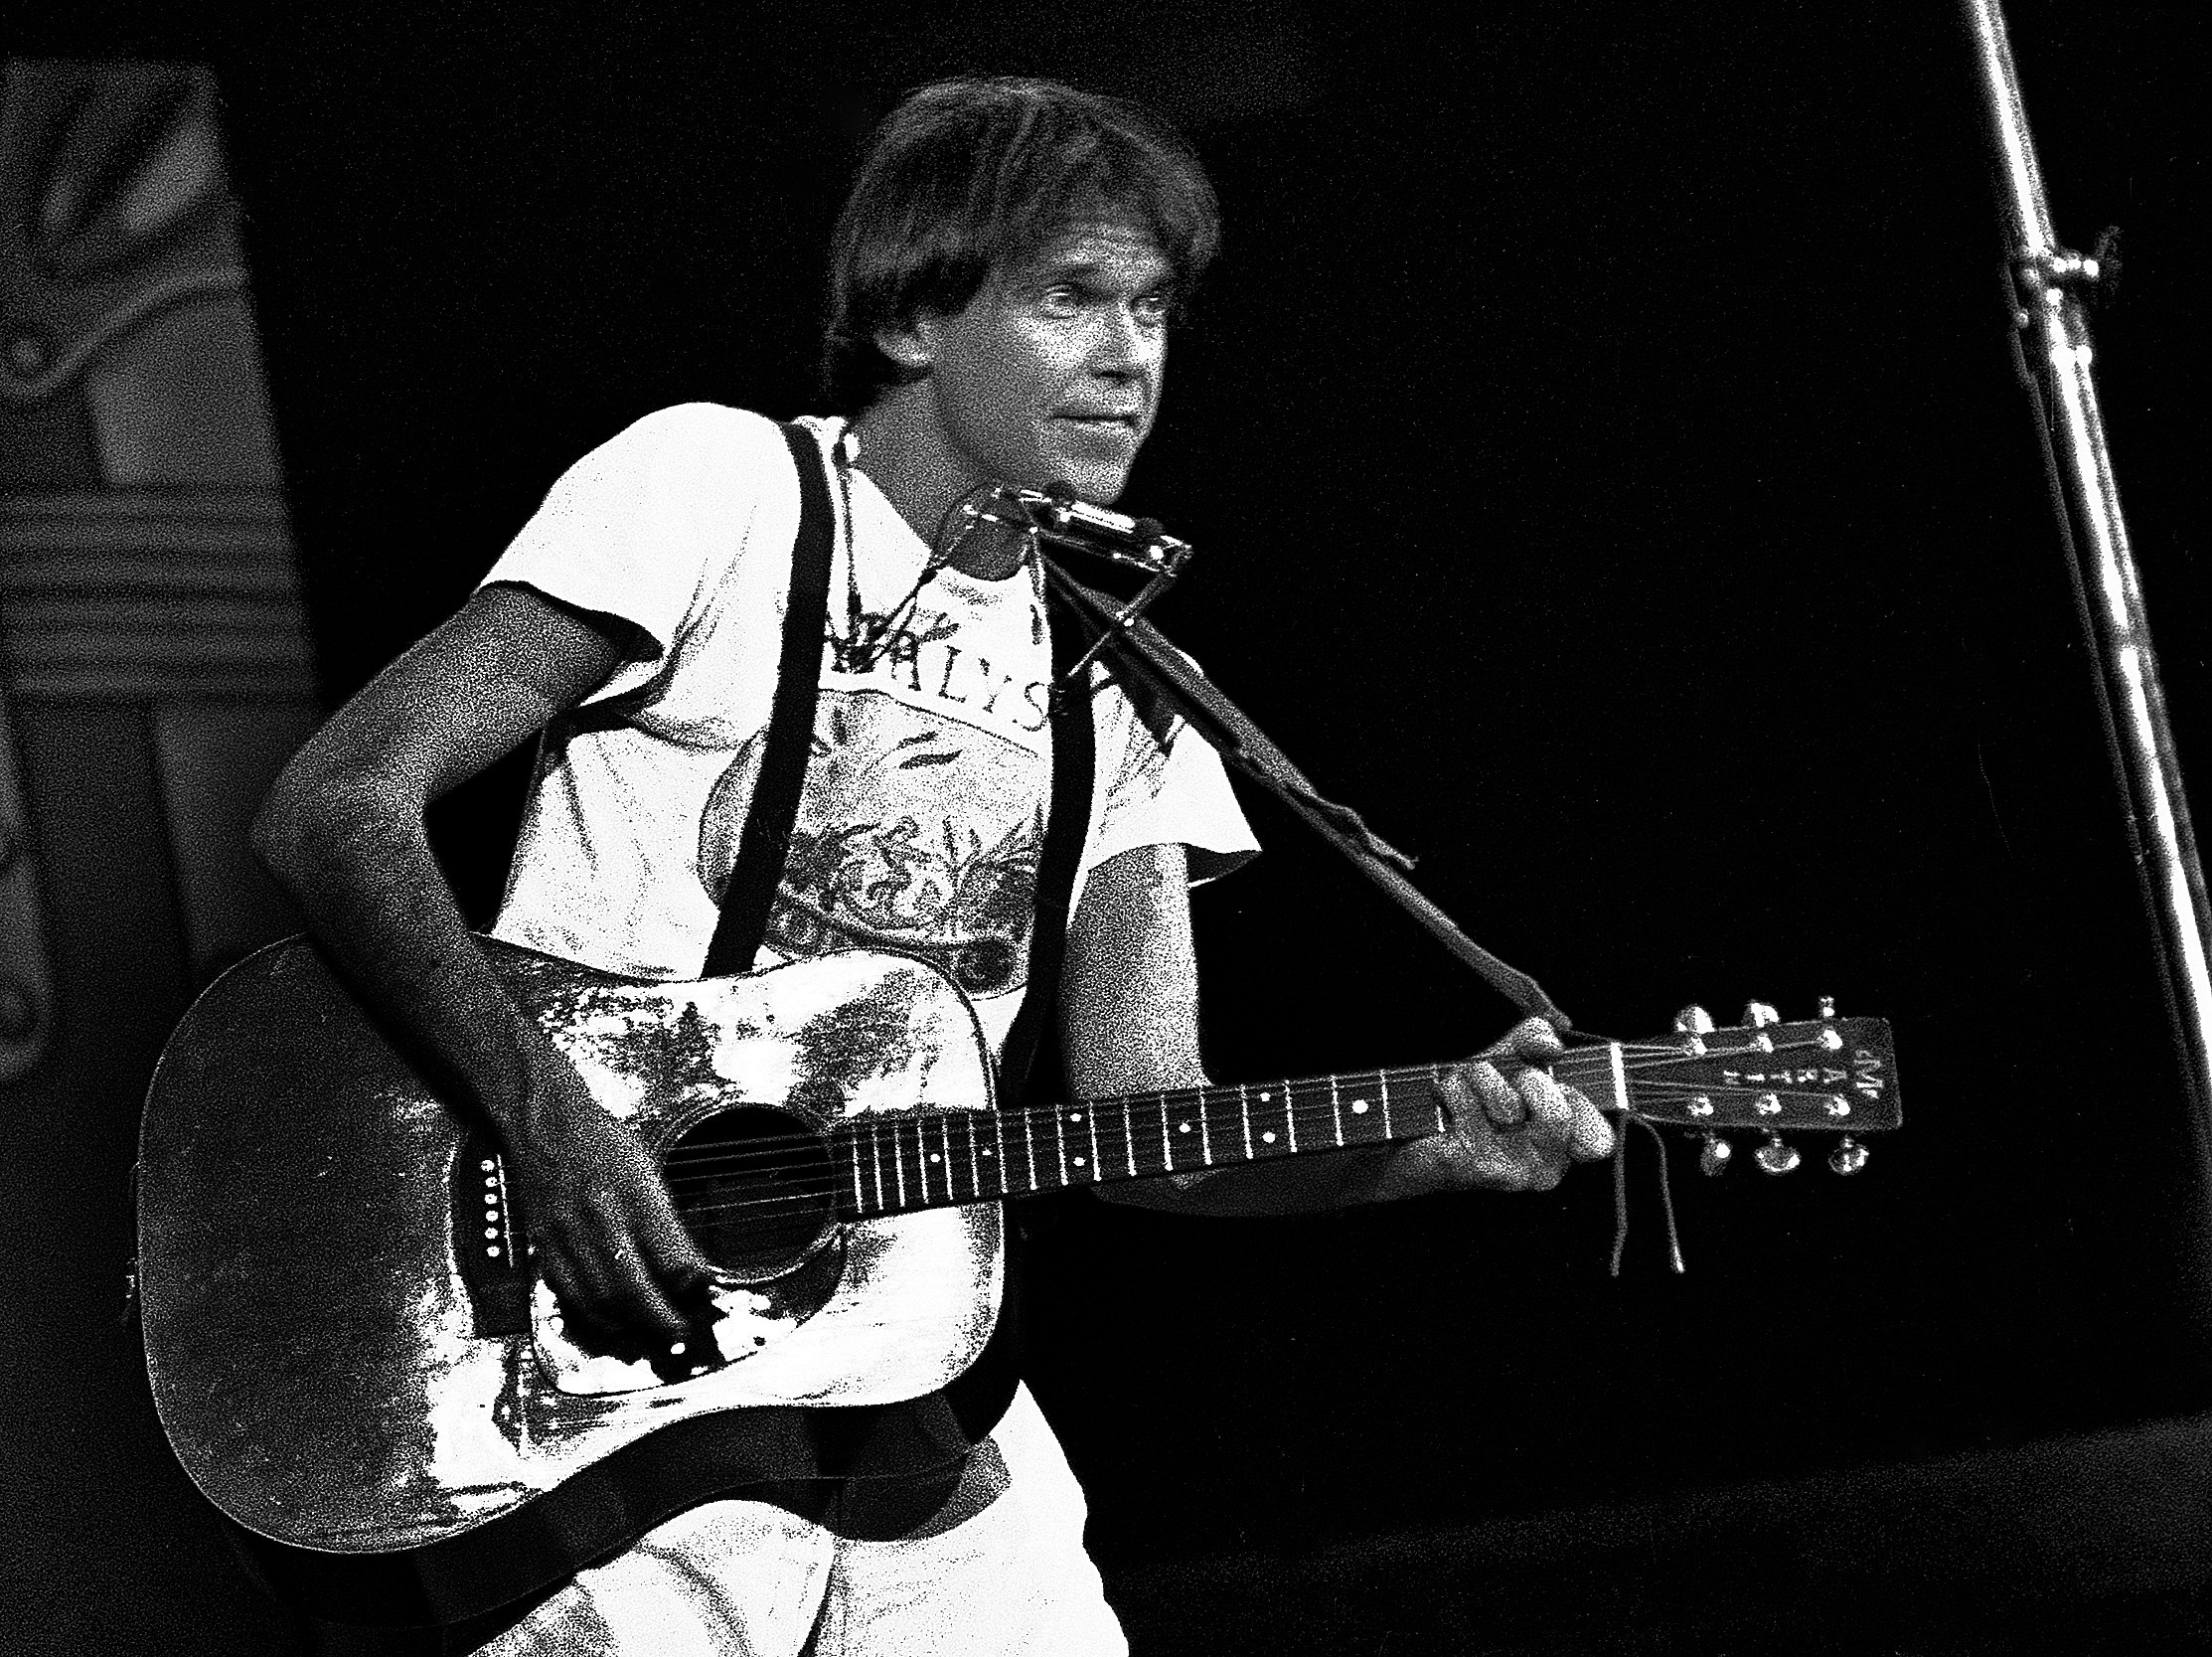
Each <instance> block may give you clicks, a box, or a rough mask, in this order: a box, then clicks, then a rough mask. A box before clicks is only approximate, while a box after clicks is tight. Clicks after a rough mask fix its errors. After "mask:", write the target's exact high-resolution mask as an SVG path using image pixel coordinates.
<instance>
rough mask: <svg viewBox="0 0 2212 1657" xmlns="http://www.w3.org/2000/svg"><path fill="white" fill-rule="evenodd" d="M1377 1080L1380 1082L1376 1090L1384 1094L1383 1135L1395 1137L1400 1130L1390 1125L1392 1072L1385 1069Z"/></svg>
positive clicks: (1388, 1137)
mask: <svg viewBox="0 0 2212 1657" xmlns="http://www.w3.org/2000/svg"><path fill="white" fill-rule="evenodd" d="M1375 1080H1376V1082H1377V1083H1378V1084H1379V1085H1377V1086H1376V1088H1375V1091H1376V1092H1378V1093H1380V1094H1381V1095H1382V1137H1383V1138H1385V1139H1395V1138H1397V1136H1398V1130H1397V1129H1396V1128H1394V1127H1392V1126H1391V1125H1390V1073H1389V1072H1388V1071H1384V1072H1383V1073H1382V1074H1381V1075H1380V1076H1378V1077H1375Z"/></svg>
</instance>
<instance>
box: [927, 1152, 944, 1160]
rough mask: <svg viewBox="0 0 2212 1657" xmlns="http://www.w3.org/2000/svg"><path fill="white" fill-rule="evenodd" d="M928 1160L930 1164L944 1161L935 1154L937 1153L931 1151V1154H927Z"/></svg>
mask: <svg viewBox="0 0 2212 1657" xmlns="http://www.w3.org/2000/svg"><path fill="white" fill-rule="evenodd" d="M929 1160H930V1161H932V1162H942V1161H944V1160H945V1159H944V1158H943V1157H941V1156H939V1155H938V1154H937V1153H936V1152H935V1151H931V1152H930V1153H929Z"/></svg>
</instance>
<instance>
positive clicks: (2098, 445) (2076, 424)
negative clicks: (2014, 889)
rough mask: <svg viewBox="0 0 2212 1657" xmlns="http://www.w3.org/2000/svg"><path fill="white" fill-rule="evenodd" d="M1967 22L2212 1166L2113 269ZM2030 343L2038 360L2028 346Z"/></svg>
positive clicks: (2081, 580)
mask: <svg viewBox="0 0 2212 1657" xmlns="http://www.w3.org/2000/svg"><path fill="white" fill-rule="evenodd" d="M1965 6H1966V13H1967V21H1968V25H1969V28H1970V30H1971V32H1972V34H1973V37H1974V44H1975V54H1976V57H1977V58H1978V60H1979V67H1980V71H1981V83H1982V90H1983V92H1984V93H1985V94H1986V96H1987V99H1988V113H1989V134H1990V139H1991V141H1992V143H1993V145H1994V147H1995V150H1996V160H1997V162H1998V165H1999V169H2000V171H2001V174H2002V189H2001V192H2000V193H2001V195H2002V198H2003V200H2002V207H2003V212H2004V216H2005V221H2006V228H2007V231H2008V233H2009V247H2008V249H2007V250H2008V253H2009V262H2010V274H2011V279H2012V289H2013V296H2014V307H2013V312H2012V322H2013V326H2014V329H2015V332H2014V334H2013V336H2012V345H2013V352H2014V359H2015V363H2016V366H2017V367H2018V368H2019V370H2020V377H2021V380H2022V382H2023V383H2024V384H2025V385H2026V387H2027V389H2028V395H2029V398H2030V400H2031V402H2032V403H2033V405H2034V409H2035V415H2036V422H2037V424H2038V426H2039V427H2040V428H2041V431H2042V437H2043V457H2044V463H2045V465H2046V466H2047V467H2048V469H2049V472H2050V479H2051V493H2052V496H2053V499H2054V502H2055V503H2056V505H2057V507H2058V520H2059V534H2060V538H2061V540H2062V541H2063V542H2064V543H2065V546H2066V551H2067V556H2068V566H2069V570H2070V573H2071V574H2072V576H2073V580H2074V596H2075V599H2076V601H2077V602H2078V604H2079V605H2080V608H2081V613H2082V624H2083V630H2084V632H2085V634H2086V635H2087V637H2088V641H2089V646H2090V654H2091V656H2092V658H2093V659H2094V660H2095V661H2096V664H2097V690H2098V701H2099V704H2100V706H2101V709H2102V711H2103V714H2104V718H2105V732H2106V737H2107V740H2108V741H2109V742H2110V743H2111V745H2112V753H2113V763H2114V768H2115V770H2116V771H2117V773H2118V779H2119V781H2120V784H2121V791H2122V794H2123V796H2124V798H2125V800H2126V803H2127V808H2128V838H2129V845H2130V848H2131V849H2132V851H2133V854H2134V860H2135V870H2136V874H2137V875H2138V877H2139V878H2140V880H2141V882H2142V894H2143V902H2144V905H2145V907H2146V908H2147V909H2148V910H2149V911H2150V919H2151V925H2152V928H2153V930H2154V931H2155V933H2156V936H2157V943H2158V970H2159V978H2160V980H2161V981H2162V982H2163V984H2164V986H2165V993H2166V1011H2167V1016H2168V1018H2169V1020H2170V1022H2171V1024H2172V1027H2173V1036H2174V1042H2175V1045H2176V1047H2177V1048H2178V1049H2179V1053H2180V1058H2181V1069H2182V1075H2183V1077H2184V1078H2185V1080H2186V1082H2187V1085H2188V1089H2189V1095H2190V1098H2191V1100H2192V1102H2193V1103H2194V1104H2195V1107H2196V1126H2197V1129H2198V1134H2199V1147H2200V1155H2202V1154H2203V1145H2204V1138H2203V1135H2204V1133H2205V1130H2206V1129H2207V1128H2212V976H2208V973H2207V965H2206V956H2207V949H2206V937H2207V927H2206V923H2205V921H2206V908H2205V892H2204V870H2203V866H2202V865H2201V864H2200V863H2199V862H2198V860H2197V847H2196V833H2195V831H2194V829H2193V828H2192V827H2191V826H2190V823H2189V802H2188V796H2187V795H2186V793H2184V792H2183V790H2182V785H2181V765H2180V760H2179V758H2178V757H2177V756H2176V754H2175V752H2174V746H2173V733H2172V731H2171V730H2170V729H2169V728H2168V726H2167V723H2166V707H2165V696H2164V693H2163V692H2162V691H2161V690H2160V688H2159V683H2158V666H2157V658H2156V657H2155V655H2154V654H2153V653H2152V650H2151V646H2150V626H2149V621H2148V618H2147V617H2146V616H2145V614H2144V611H2143V600H2142V587H2141V583H2140V582H2139V580H2137V578H2136V573H2135V563H2134V558H2133V554H2132V553H2131V552H2130V551H2129V546H2128V525H2127V522H2126V520H2125V519H2123V518H2122V516H2121V511H2120V490H2119V486H2118V484H2117V483H2116V482H2115V481H2114V479H2113V471H2112V456H2111V454H2110V452H2109V451H2108V449H2107V447H2106V444H2105V427H2104V420H2103V417H2102V415H2101V414H2100V411H2099V405H2098V400H2097V385H2096V381H2095V379H2094V378H2093V377H2092V375H2091V372H2090V362H2091V356H2092V352H2091V345H2090V333H2089V320H2088V315H2087V309H2086V305H2085V303H2084V294H2085V292H2086V291H2088V290H2091V289H2093V288H2094V287H2095V286H2096V284H2097V282H2098V281H2099V279H2100V277H2101V275H2102V274H2103V271H2102V268H2101V262H2100V260H2099V259H2097V258H2095V257H2084V256H2083V255H2081V254H2079V253H2075V252H2071V251H2069V250H2067V249H2065V248H2063V247H2061V246H2060V245H2059V243H2058V240H2057V237H2056V236H2055V234H2054V233H2053V231H2052V228H2051V216H2050V208H2049V204H2048V202H2047V200H2046V198H2045V196H2044V193H2043V178H2042V172H2041V169H2040V168H2039V167H2038V166H2037V163H2036V159H2035V144H2034V140H2033V138H2032V137H2031V136H2030V135H2029V132H2028V124H2027V112H2026V109H2025V107H2024V106H2023V105H2022V103H2021V100H2020V83H2019V79H2018V76H2017V75H2016V73H2015V71H2014V68H2013V63H2012V48H2011V43H2010V41H2009V40H2008V38H2007V36H2006V34H2005V27H2004V17H2003V14H2002V13H2001V12H2000V11H1999V10H1998V7H1997V3H1996V0H1965ZM2030 337H2032V339H2033V341H2034V345H2033V348H2032V350H2031V349H2029V348H2028V346H2027V343H2026V342H2027V340H2028V339H2029V338H2030ZM2054 408H2055V410H2056V411H2057V419H2056V421H2055V424H2054V421H2053V419H2052V417H2051V412H2052V410H2053V409H2054Z"/></svg>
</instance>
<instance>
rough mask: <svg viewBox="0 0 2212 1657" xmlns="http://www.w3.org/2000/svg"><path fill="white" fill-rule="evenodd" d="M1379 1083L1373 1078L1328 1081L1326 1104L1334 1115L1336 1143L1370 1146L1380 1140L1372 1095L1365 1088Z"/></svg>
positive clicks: (1346, 1078)
mask: <svg viewBox="0 0 2212 1657" xmlns="http://www.w3.org/2000/svg"><path fill="white" fill-rule="evenodd" d="M1379 1080H1381V1077H1375V1076H1347V1077H1332V1078H1331V1088H1330V1104H1331V1106H1332V1107H1333V1108H1334V1109H1335V1111H1336V1114H1337V1143H1338V1144H1340V1145H1372V1144H1375V1143H1377V1142H1379V1141H1380V1140H1381V1138H1382V1133H1381V1131H1380V1128H1381V1124H1380V1122H1379V1121H1378V1120H1377V1118H1376V1112H1375V1101H1374V1095H1373V1092H1372V1091H1371V1090H1370V1089H1369V1087H1368V1086H1367V1083H1368V1082H1370V1081H1379ZM1347 1095H1348V1096H1347ZM1347 1123H1348V1126H1347Z"/></svg>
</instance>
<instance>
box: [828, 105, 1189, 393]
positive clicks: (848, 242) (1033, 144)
mask: <svg viewBox="0 0 2212 1657" xmlns="http://www.w3.org/2000/svg"><path fill="white" fill-rule="evenodd" d="M1100 220H1123V221H1127V222H1128V223H1130V224H1133V225H1135V226H1137V227H1139V228H1141V229H1143V230H1145V231H1147V232H1148V233H1150V235H1151V237H1152V240H1153V243H1154V245H1155V246H1156V247H1157V248H1158V249H1160V252H1161V255H1162V256H1163V257H1164V258H1165V259H1166V260H1167V261H1168V265H1169V268H1170V270H1171V271H1172V272H1173V275H1174V285H1175V293H1174V297H1175V298H1176V299H1177V300H1178V301H1181V300H1182V299H1183V298H1185V297H1186V296H1187V295H1188V293H1189V291H1190V288H1191V286H1192V284H1194V283H1195V282H1196V281H1197V279H1198V276H1199V274H1200V273H1201V272H1202V271H1203V270H1204V269H1205V267H1206V265H1207V263H1208V262H1209V261H1210V260H1211V259H1212V257H1213V252H1214V249H1215V248H1216V246H1217V245H1218V244H1219V241H1220V235H1221V225H1220V211H1219V208H1218V207H1217V206H1216V204H1215V202H1214V197H1213V186H1212V185H1211V184H1209V183H1207V181H1206V176H1205V172H1204V169H1202V168H1201V167H1200V166H1199V165H1198V160H1197V157H1196V156H1195V155H1193V154H1192V153H1191V151H1190V149H1189V146H1188V145H1186V144H1185V142H1184V141H1183V139H1182V138H1181V137H1180V136H1179V135H1178V134H1177V133H1176V131H1175V129H1174V128H1173V127H1171V126H1169V125H1168V123H1167V122H1166V121H1164V120H1162V119H1161V118H1160V117H1158V116H1156V115H1154V114H1152V113H1150V112H1149V111H1147V110H1145V109H1142V108H1140V107H1138V106H1137V105H1136V104H1134V103H1130V102H1127V101H1125V100H1123V99H1121V98H1111V97H1100V96H1097V95H1095V94H1093V93H1090V92H1079V91H1077V90H1075V89H1074V88H1073V87H1072V86H1063V85H1061V84H1060V83H1058V82H1055V81H1035V80H1027V79H1021V78H1016V77H1012V76H1002V77H994V78H990V79H964V80H958V81H940V82H938V83H935V84H934V85H928V86H924V87H922V88H921V89H920V90H918V91H915V92H911V93H909V94H908V95H907V96H906V98H905V99H904V100H903V101H902V102H901V103H900V104H899V105H898V107H897V108H895V109H893V110H892V111H891V112H890V113H889V114H888V115H887V116H885V117H884V119H883V122H882V124H881V125H880V126H878V127H877V128H876V129H875V135H874V138H873V139H872V140H871V141H870V143H869V151H868V154H867V156H866V158H865V159H864V160H863V161H862V163H861V170H860V173H859V176H858V177H856V178H855V180H854V182H853V193H852V195H851V196H850V197H849V198H847V200H846V204H845V211H844V213H843V214H842V215H841V216H840V217H839V219H838V226H837V232H836V235H835V236H834V237H833V239H832V241H831V248H830V309H829V317H828V320H827V322H826V324H825V326H824V330H823V361H822V380H823V390H824V391H825V393H826V394H827V395H828V397H829V400H830V403H831V405H832V407H834V408H837V409H841V410H845V411H849V412H854V413H858V412H859V411H860V410H862V409H865V408H867V407H868V406H869V404H870V403H873V402H874V401H875V399H876V398H877V397H879V396H880V395H881V394H882V393H883V392H884V391H885V390H887V389H888V388H890V387H892V386H895V385H901V384H904V383H906V382H908V381H911V380H915V379H918V378H920V375H919V373H917V372H916V371H913V370H909V369H906V368H903V367H901V366H900V365H899V364H897V363H894V362H892V361H891V360H890V359H889V358H888V357H886V356H884V355H883V353H882V352H881V351H880V350H878V349H877V347H876V344H875V335H876V332H877V330H879V329H883V328H902V327H905V326H908V325H909V324H911V323H912V321H913V320H914V318H915V316H917V315H918V314H920V313H921V312H923V311H934V312H937V313H939V314H941V315H946V316H950V315H954V314H956V313H957V312H959V311H961V310H963V309H965V308H966V306H967V304H968V302H969V301H970V300H971V299H973V298H974V297H975V296H976V294H977V292H978V291H979V290H980V289H981V288H982V286H983V284H984V281H985V279H986V278H987V277H989V276H990V274H991V273H992V271H993V270H994V268H1000V269H1003V268H1006V267H1009V266H1012V265H1015V264H1018V263H1019V262H1021V261H1022V260H1024V259H1027V258H1030V257H1033V256H1035V255H1036V254H1037V253H1039V252H1041V251H1043V249H1045V247H1046V246H1047V245H1048V244H1049V243H1050V242H1051V241H1052V240H1053V239H1054V238H1055V237H1058V236H1060V235H1062V234H1064V232H1065V231H1067V230H1068V229H1069V228H1070V227H1072V226H1074V225H1077V224H1083V223H1090V222H1094V221H1100Z"/></svg>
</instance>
